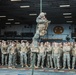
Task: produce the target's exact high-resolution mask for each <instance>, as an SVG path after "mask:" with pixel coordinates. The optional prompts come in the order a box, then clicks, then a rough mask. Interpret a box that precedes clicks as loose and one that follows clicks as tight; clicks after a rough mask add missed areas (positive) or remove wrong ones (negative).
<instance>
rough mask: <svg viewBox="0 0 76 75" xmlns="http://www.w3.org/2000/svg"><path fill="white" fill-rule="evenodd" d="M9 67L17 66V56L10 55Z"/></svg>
mask: <svg viewBox="0 0 76 75" xmlns="http://www.w3.org/2000/svg"><path fill="white" fill-rule="evenodd" d="M8 66H15V54H9V61H8Z"/></svg>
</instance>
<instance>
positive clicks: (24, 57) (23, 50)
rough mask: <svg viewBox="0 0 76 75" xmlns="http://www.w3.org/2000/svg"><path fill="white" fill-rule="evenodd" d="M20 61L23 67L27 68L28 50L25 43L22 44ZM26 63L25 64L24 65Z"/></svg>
mask: <svg viewBox="0 0 76 75" xmlns="http://www.w3.org/2000/svg"><path fill="white" fill-rule="evenodd" d="M20 61H21V65H22V67H23V66H24V64H25V66H26V67H27V49H26V45H25V43H21V49H20ZM23 61H24V63H23Z"/></svg>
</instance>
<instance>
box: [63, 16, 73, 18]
mask: <svg viewBox="0 0 76 75" xmlns="http://www.w3.org/2000/svg"><path fill="white" fill-rule="evenodd" d="M64 18H72V16H64Z"/></svg>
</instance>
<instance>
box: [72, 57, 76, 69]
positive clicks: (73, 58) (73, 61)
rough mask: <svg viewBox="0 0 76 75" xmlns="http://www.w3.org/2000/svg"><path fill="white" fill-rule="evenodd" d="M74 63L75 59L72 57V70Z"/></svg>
mask: <svg viewBox="0 0 76 75" xmlns="http://www.w3.org/2000/svg"><path fill="white" fill-rule="evenodd" d="M75 62H76V57H74V56H73V57H72V68H74V67H75Z"/></svg>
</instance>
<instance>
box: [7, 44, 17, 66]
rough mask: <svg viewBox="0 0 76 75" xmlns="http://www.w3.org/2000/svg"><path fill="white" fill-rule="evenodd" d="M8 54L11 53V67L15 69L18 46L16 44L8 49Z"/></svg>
mask: <svg viewBox="0 0 76 75" xmlns="http://www.w3.org/2000/svg"><path fill="white" fill-rule="evenodd" d="M8 52H9V62H8V63H9V65H8V66H9V67H11V66H12V67H14V66H15V54H16V46H15V45H14V44H11V45H10V46H9V47H8Z"/></svg>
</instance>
